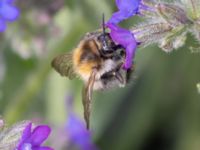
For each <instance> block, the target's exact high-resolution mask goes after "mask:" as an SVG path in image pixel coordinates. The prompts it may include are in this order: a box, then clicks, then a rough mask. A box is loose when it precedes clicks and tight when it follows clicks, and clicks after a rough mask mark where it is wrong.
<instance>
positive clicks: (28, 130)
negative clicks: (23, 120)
mask: <svg viewBox="0 0 200 150" xmlns="http://www.w3.org/2000/svg"><path fill="white" fill-rule="evenodd" d="M31 127H32V123H29V124H28V125H27V126H26V128H25V129H24V131H23V134H22V137H21V139H20V141H19V144H18V146H17V147H18V149H19V150H21V149H23V146H24V143H26V140H27V139H28V138H29V137H30V136H31Z"/></svg>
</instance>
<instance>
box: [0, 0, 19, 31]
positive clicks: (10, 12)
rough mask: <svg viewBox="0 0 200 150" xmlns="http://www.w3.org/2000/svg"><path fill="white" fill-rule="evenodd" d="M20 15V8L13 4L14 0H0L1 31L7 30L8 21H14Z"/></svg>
mask: <svg viewBox="0 0 200 150" xmlns="http://www.w3.org/2000/svg"><path fill="white" fill-rule="evenodd" d="M18 16H19V10H18V9H17V8H16V7H14V6H13V0H1V1H0V32H3V31H5V30H6V22H13V21H15V20H16V19H17V18H18Z"/></svg>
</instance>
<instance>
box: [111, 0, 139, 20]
mask: <svg viewBox="0 0 200 150" xmlns="http://www.w3.org/2000/svg"><path fill="white" fill-rule="evenodd" d="M140 3H141V0H116V5H117V7H118V9H119V11H117V12H115V13H113V15H112V17H111V18H110V19H109V21H108V23H113V24H118V23H119V22H120V21H122V20H125V19H128V18H130V17H131V16H133V15H135V14H137V13H138V12H139V6H140Z"/></svg>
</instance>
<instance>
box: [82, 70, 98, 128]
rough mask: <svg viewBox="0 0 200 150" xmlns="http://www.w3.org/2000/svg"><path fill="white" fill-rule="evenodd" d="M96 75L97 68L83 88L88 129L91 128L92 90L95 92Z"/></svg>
mask: <svg viewBox="0 0 200 150" xmlns="http://www.w3.org/2000/svg"><path fill="white" fill-rule="evenodd" d="M95 76H96V70H93V71H92V73H91V75H90V78H89V80H88V82H87V83H86V85H85V86H84V88H83V93H82V102H83V108H84V118H85V121H86V127H87V129H89V128H90V112H91V101H92V92H93V86H94V82H95Z"/></svg>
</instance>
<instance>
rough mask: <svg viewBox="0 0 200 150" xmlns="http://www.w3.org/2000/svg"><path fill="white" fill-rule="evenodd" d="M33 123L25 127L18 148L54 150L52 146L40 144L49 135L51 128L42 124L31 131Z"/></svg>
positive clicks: (22, 149) (20, 149)
mask: <svg viewBox="0 0 200 150" xmlns="http://www.w3.org/2000/svg"><path fill="white" fill-rule="evenodd" d="M31 128H32V123H29V124H28V125H27V127H26V128H25V129H24V132H23V134H22V138H21V140H20V142H19V145H18V146H17V148H16V150H53V149H52V148H50V147H46V146H40V145H41V144H42V143H43V142H44V141H45V140H46V139H47V137H48V136H49V134H50V132H51V129H50V128H49V126H47V125H40V126H37V127H36V128H34V130H33V131H32V132H31Z"/></svg>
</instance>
